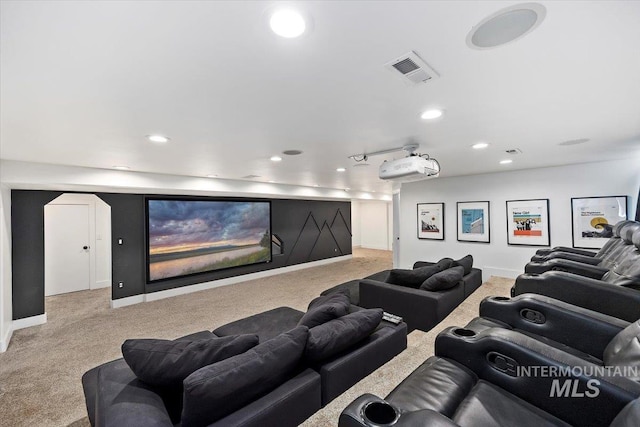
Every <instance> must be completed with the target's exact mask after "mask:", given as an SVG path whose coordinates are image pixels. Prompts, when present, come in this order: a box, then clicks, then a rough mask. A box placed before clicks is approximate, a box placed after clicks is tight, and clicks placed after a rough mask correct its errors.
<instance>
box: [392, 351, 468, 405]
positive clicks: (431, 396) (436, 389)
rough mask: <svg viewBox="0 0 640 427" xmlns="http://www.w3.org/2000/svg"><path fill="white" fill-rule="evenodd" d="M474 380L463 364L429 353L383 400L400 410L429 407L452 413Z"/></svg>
mask: <svg viewBox="0 0 640 427" xmlns="http://www.w3.org/2000/svg"><path fill="white" fill-rule="evenodd" d="M477 380H478V378H477V377H476V375H475V374H474V373H473V372H471V371H470V370H469V369H467V368H466V367H464V366H462V365H460V364H458V363H456V362H454V361H451V360H447V359H443V358H440V357H436V356H433V357H430V358H429V359H427V360H426V361H425V362H424V363H423V364H422V365H420V366H419V367H418V368H417V369H416V370H415V371H413V372H412V373H411V374H410V375H409V376H408V377H407V378H405V379H404V381H402V382H401V383H400V385H398V386H397V387H396V388H395V389H394V390H393V391H392V392H391V393H389V395H388V396H387V397H386V400H387V401H388V402H390V403H392V404H393V405H395V406H396V407H397V408H398V409H400V410H401V411H402V412H413V411H419V410H421V409H431V410H433V411H436V412H439V413H441V414H443V415H446V416H447V417H452V416H453V414H454V413H455V410H456V408H457V407H458V406H459V405H460V403H461V402H462V401H463V400H464V398H465V397H466V396H467V394H469V392H470V391H471V389H472V388H473V386H474V385H475V384H476V382H477Z"/></svg>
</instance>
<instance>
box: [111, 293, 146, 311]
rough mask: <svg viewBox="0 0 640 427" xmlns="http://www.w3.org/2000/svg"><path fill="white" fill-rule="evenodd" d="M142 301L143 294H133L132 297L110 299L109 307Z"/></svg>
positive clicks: (119, 306) (124, 305) (118, 306)
mask: <svg viewBox="0 0 640 427" xmlns="http://www.w3.org/2000/svg"><path fill="white" fill-rule="evenodd" d="M141 302H144V295H134V296H132V297H126V298H119V299H112V300H111V308H121V307H126V306H128V305H134V304H139V303H141Z"/></svg>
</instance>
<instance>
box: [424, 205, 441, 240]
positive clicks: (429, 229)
mask: <svg viewBox="0 0 640 427" xmlns="http://www.w3.org/2000/svg"><path fill="white" fill-rule="evenodd" d="M418 239H431V240H444V203H418Z"/></svg>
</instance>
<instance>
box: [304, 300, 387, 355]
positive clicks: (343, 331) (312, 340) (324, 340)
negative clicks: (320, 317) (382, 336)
mask: <svg viewBox="0 0 640 427" xmlns="http://www.w3.org/2000/svg"><path fill="white" fill-rule="evenodd" d="M381 320H382V309H381V308H372V309H368V310H360V311H356V312H355V313H351V314H347V315H346V316H342V317H341V318H339V319H335V320H331V321H330V322H327V323H325V324H324V325H320V326H316V327H315V328H312V329H309V338H308V340H307V347H306V348H305V351H304V356H305V358H306V359H307V360H309V361H310V362H320V361H322V360H326V359H328V358H329V357H332V356H334V355H336V354H338V353H340V352H341V351H344V350H346V349H348V348H349V347H351V346H353V345H355V344H357V343H358V342H360V341H362V340H363V339H365V338H367V337H368V336H369V335H371V333H372V332H373V331H374V330H375V329H376V328H377V327H378V325H379V324H380V321H381Z"/></svg>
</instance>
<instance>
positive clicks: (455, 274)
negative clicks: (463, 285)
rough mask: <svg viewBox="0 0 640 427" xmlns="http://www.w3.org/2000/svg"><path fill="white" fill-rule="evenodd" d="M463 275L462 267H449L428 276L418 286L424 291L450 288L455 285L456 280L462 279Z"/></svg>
mask: <svg viewBox="0 0 640 427" xmlns="http://www.w3.org/2000/svg"><path fill="white" fill-rule="evenodd" d="M463 276H464V268H462V267H451V268H449V269H447V270H444V271H441V272H440V273H436V274H434V275H433V276H431V277H429V278H428V279H427V280H425V281H424V283H423V284H422V285H421V286H420V289H423V290H425V291H444V290H445V289H450V288H453V287H454V286H455V285H457V284H458V282H459V281H461V280H462V277H463Z"/></svg>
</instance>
